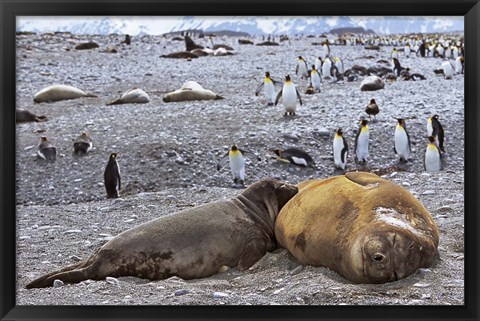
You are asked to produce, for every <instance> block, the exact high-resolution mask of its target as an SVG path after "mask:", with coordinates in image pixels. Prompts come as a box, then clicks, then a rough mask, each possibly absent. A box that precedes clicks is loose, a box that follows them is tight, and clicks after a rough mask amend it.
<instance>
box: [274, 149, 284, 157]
mask: <svg viewBox="0 0 480 321" xmlns="http://www.w3.org/2000/svg"><path fill="white" fill-rule="evenodd" d="M272 152H273V153H274V154H275V155H277V156H280V154H281V153H282V150H281V149H272Z"/></svg>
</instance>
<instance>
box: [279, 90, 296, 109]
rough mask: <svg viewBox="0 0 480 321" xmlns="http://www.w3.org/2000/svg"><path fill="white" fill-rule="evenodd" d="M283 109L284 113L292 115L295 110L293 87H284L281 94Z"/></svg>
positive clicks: (294, 91)
mask: <svg viewBox="0 0 480 321" xmlns="http://www.w3.org/2000/svg"><path fill="white" fill-rule="evenodd" d="M282 102H283V107H284V108H285V111H286V112H289V113H294V112H295V111H296V109H297V92H296V90H295V86H293V85H290V86H284V87H283V93H282Z"/></svg>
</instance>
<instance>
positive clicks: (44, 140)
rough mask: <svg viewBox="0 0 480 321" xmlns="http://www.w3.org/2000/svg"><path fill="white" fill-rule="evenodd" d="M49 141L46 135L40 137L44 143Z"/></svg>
mask: <svg viewBox="0 0 480 321" xmlns="http://www.w3.org/2000/svg"><path fill="white" fill-rule="evenodd" d="M47 141H48V139H47V137H45V136H42V137H40V142H42V143H43V142H47Z"/></svg>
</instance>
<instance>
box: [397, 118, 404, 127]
mask: <svg viewBox="0 0 480 321" xmlns="http://www.w3.org/2000/svg"><path fill="white" fill-rule="evenodd" d="M397 121H398V124H399V125H400V126H402V127H405V119H404V118H397Z"/></svg>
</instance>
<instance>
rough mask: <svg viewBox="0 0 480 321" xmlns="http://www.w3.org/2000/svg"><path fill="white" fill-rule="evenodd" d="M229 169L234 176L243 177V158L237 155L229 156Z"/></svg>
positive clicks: (242, 178)
mask: <svg viewBox="0 0 480 321" xmlns="http://www.w3.org/2000/svg"><path fill="white" fill-rule="evenodd" d="M230 169H231V170H232V175H233V177H234V178H239V179H241V180H242V181H243V180H244V179H245V159H244V158H243V157H241V156H240V157H239V156H233V157H231V158H230Z"/></svg>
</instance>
